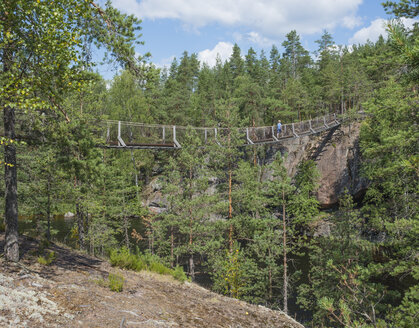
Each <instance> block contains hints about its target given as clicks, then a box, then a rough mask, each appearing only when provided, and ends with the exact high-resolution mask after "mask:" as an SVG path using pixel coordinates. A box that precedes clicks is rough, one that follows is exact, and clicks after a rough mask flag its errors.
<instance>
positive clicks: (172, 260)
mask: <svg viewBox="0 0 419 328" xmlns="http://www.w3.org/2000/svg"><path fill="white" fill-rule="evenodd" d="M174 247H175V236H174V233H173V226H171V227H170V264H171V266H172V268H173V267H174V265H175V263H174V262H175V259H174V257H173V251H174Z"/></svg>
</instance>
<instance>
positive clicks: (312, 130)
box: [308, 120, 316, 133]
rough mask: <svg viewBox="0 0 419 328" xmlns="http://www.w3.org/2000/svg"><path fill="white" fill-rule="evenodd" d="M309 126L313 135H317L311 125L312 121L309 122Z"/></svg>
mask: <svg viewBox="0 0 419 328" xmlns="http://www.w3.org/2000/svg"><path fill="white" fill-rule="evenodd" d="M308 124H309V126H310V131H311V132H312V133H316V131H314V129H313V127H312V125H311V120H309V121H308Z"/></svg>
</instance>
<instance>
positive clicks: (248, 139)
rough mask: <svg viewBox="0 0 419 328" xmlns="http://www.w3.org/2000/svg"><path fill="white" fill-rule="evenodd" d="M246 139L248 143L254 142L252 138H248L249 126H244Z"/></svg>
mask: <svg viewBox="0 0 419 328" xmlns="http://www.w3.org/2000/svg"><path fill="white" fill-rule="evenodd" d="M246 139H247V142H248V143H249V144H250V145H253V144H254V142H253V141H252V140H250V138H249V128H246Z"/></svg>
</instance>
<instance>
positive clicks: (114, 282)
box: [94, 273, 125, 293]
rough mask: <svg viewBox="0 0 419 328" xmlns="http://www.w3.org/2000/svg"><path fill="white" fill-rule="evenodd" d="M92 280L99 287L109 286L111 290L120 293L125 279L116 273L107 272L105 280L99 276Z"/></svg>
mask: <svg viewBox="0 0 419 328" xmlns="http://www.w3.org/2000/svg"><path fill="white" fill-rule="evenodd" d="M94 282H95V283H96V284H98V285H99V286H101V287H105V288H109V289H110V290H111V291H113V292H118V293H120V292H122V290H123V289H124V282H125V279H124V277H123V276H122V275H120V274H118V273H109V275H108V279H107V280H104V279H103V278H100V279H97V280H94Z"/></svg>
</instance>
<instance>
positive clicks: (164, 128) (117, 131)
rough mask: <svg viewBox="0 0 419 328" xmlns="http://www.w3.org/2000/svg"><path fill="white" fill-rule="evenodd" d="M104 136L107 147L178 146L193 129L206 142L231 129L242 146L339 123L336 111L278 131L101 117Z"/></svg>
mask: <svg viewBox="0 0 419 328" xmlns="http://www.w3.org/2000/svg"><path fill="white" fill-rule="evenodd" d="M101 124H102V127H103V129H101V131H102V140H104V144H103V145H102V147H105V148H117V149H179V148H182V144H183V143H184V141H185V140H186V137H187V136H188V134H190V133H192V132H191V131H193V133H194V135H195V136H196V137H197V138H199V139H200V140H201V143H202V144H203V145H209V144H211V143H217V144H219V145H220V146H222V145H223V144H225V140H226V136H228V135H229V134H230V133H231V132H232V130H235V132H236V135H238V137H239V139H240V140H242V145H243V146H250V145H262V144H273V143H278V142H281V141H283V140H286V139H291V138H300V137H303V136H308V135H312V134H317V133H320V132H323V131H326V130H330V129H332V128H335V127H337V126H339V125H340V124H341V123H340V121H339V120H338V118H337V116H336V114H328V115H325V116H321V117H316V118H314V119H312V120H307V121H301V122H297V123H290V124H283V125H282V131H281V132H280V133H279V134H277V133H276V132H277V131H276V126H258V127H245V128H230V129H229V128H221V127H212V128H210V127H208V128H206V127H186V126H176V125H161V124H144V123H135V122H126V121H112V120H107V121H102V122H101Z"/></svg>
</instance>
